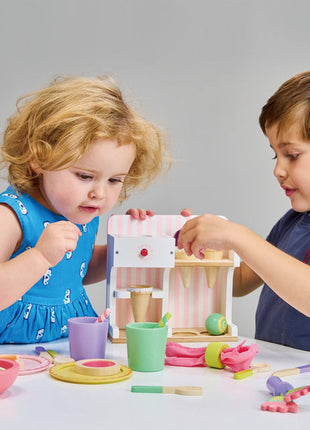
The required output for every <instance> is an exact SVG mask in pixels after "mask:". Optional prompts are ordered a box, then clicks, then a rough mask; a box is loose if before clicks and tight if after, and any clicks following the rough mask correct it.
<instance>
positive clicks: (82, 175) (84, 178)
mask: <svg viewBox="0 0 310 430" xmlns="http://www.w3.org/2000/svg"><path fill="white" fill-rule="evenodd" d="M76 176H77V177H78V178H79V179H81V180H82V181H89V180H91V179H92V178H93V177H92V176H91V175H89V174H87V173H76Z"/></svg>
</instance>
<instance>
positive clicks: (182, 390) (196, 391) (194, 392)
mask: <svg viewBox="0 0 310 430" xmlns="http://www.w3.org/2000/svg"><path fill="white" fill-rule="evenodd" d="M131 391H132V392H133V393H162V394H181V395H183V396H202V387H194V386H179V387H163V386H160V385H132V387H131Z"/></svg>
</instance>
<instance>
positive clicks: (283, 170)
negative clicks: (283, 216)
mask: <svg viewBox="0 0 310 430" xmlns="http://www.w3.org/2000/svg"><path fill="white" fill-rule="evenodd" d="M277 131H278V127H277V124H275V125H273V126H271V127H269V128H268V129H267V130H266V134H267V137H268V139H269V142H270V146H271V148H272V149H273V150H274V152H275V158H276V165H275V168H274V175H275V177H276V178H277V179H278V181H279V183H280V185H281V187H282V188H283V190H284V191H285V194H286V195H287V197H289V198H290V200H291V205H292V208H293V209H294V210H295V211H297V212H307V211H309V210H310V142H307V141H305V140H304V139H303V138H302V137H301V134H300V125H299V124H294V125H293V126H291V127H289V128H288V129H287V130H283V131H281V132H280V133H279V135H277Z"/></svg>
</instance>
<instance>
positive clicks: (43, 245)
mask: <svg viewBox="0 0 310 430" xmlns="http://www.w3.org/2000/svg"><path fill="white" fill-rule="evenodd" d="M81 235H82V233H81V231H80V229H79V228H78V227H77V226H76V225H74V224H73V223H72V222H70V221H59V222H55V223H52V224H48V225H47V226H46V227H45V229H44V230H43V232H42V234H41V236H40V237H39V240H38V242H37V244H36V246H35V249H37V250H38V251H39V252H40V253H41V254H42V255H43V257H44V258H45V259H46V260H47V261H48V263H49V264H50V267H53V266H55V265H56V264H57V263H59V261H60V260H62V258H63V256H64V255H65V253H66V252H70V251H74V250H75V248H76V245H77V242H78V240H79V237H80V236H81Z"/></svg>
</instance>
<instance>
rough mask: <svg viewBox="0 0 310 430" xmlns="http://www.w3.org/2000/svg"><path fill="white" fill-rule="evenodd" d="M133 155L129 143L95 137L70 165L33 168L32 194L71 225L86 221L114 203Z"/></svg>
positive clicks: (133, 150) (108, 208) (133, 149)
mask: <svg viewBox="0 0 310 430" xmlns="http://www.w3.org/2000/svg"><path fill="white" fill-rule="evenodd" d="M135 156H136V151H135V146H134V145H133V144H128V145H122V146H119V145H118V144H117V142H116V141H114V140H97V141H95V142H94V143H93V144H92V145H91V147H90V149H89V150H88V151H87V152H85V154H84V155H83V156H82V158H81V159H80V160H78V161H77V162H76V163H75V164H74V165H73V166H69V167H67V168H65V169H62V170H53V171H48V170H41V169H35V168H34V170H36V172H37V173H40V187H39V188H38V190H37V191H36V192H35V193H33V194H32V197H33V198H34V199H36V200H37V201H38V202H39V203H41V204H42V205H43V206H45V207H46V208H48V209H50V210H51V211H53V212H55V213H57V214H61V215H63V216H64V217H65V218H67V219H68V220H69V221H71V222H73V223H74V224H86V223H88V222H90V221H91V220H92V219H93V218H94V217H96V216H98V215H101V214H103V213H105V212H107V211H109V210H110V209H111V208H112V207H113V206H114V205H115V203H116V202H117V200H118V197H119V194H120V192H121V189H122V187H123V182H124V179H125V177H126V175H127V174H128V172H129V169H130V167H131V165H132V163H133V161H134V159H135Z"/></svg>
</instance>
